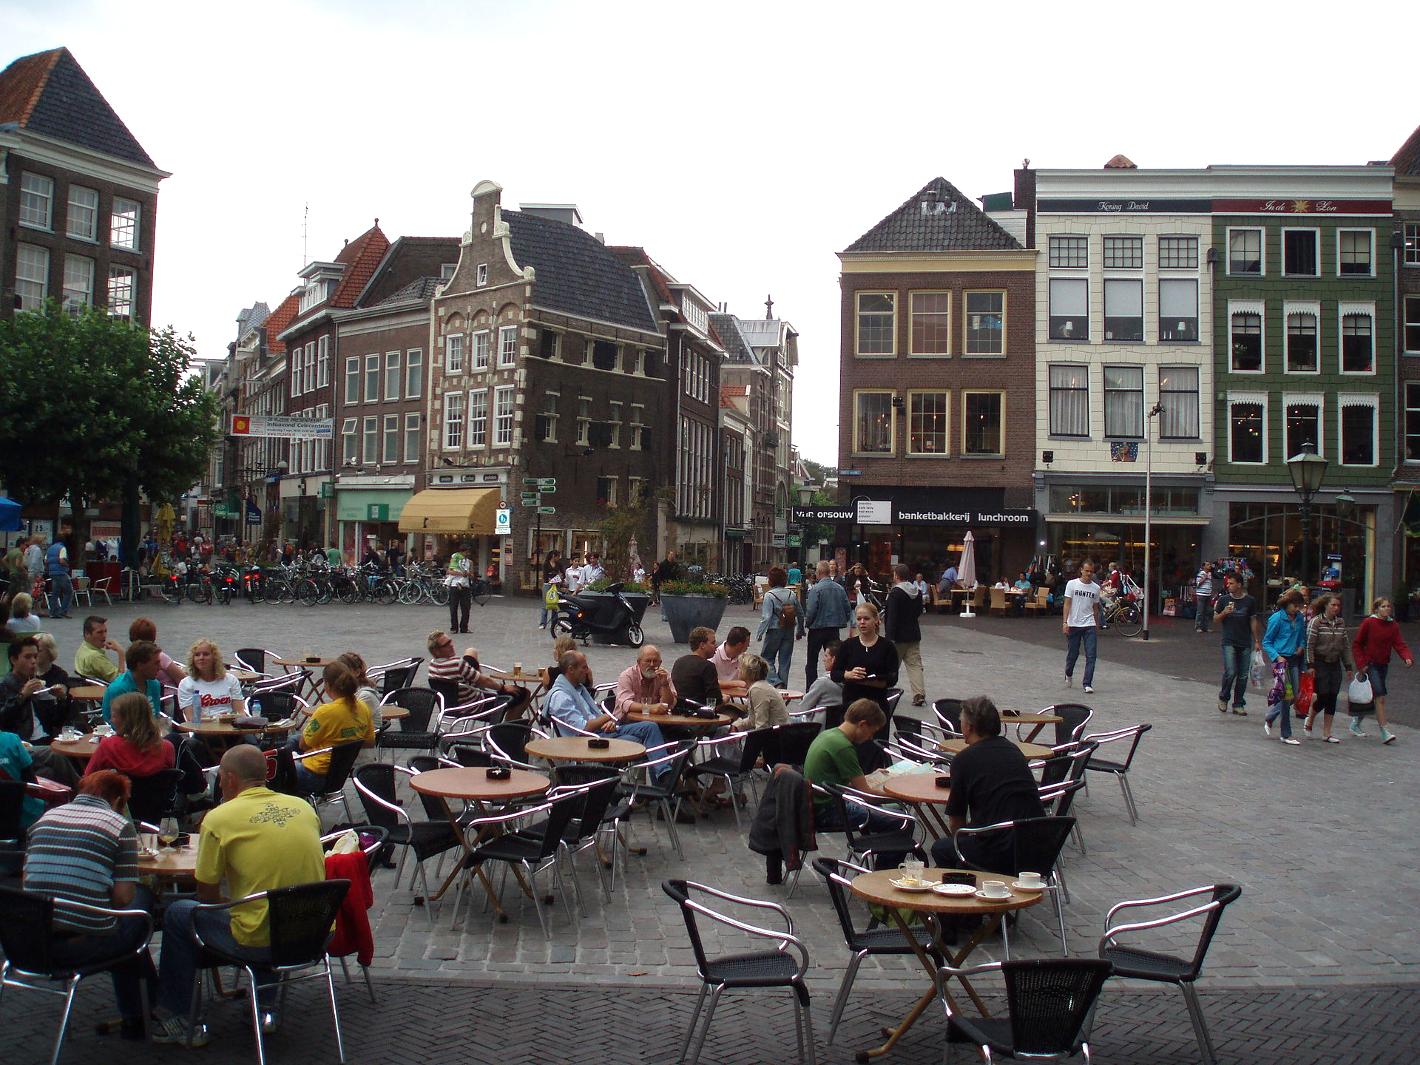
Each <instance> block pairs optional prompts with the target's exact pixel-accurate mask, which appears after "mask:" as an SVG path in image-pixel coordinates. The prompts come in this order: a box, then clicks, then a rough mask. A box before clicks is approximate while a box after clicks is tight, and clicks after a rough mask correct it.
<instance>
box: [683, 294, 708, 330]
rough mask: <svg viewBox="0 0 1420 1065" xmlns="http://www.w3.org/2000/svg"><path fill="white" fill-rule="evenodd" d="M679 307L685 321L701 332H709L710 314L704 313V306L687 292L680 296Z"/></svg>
mask: <svg viewBox="0 0 1420 1065" xmlns="http://www.w3.org/2000/svg"><path fill="white" fill-rule="evenodd" d="M680 308H681V312H682V313H683V314H684V315H685V320H686V321H687V322H689V323H690V324H691V325H692V326H694V327H695V328H696V329H698V330H700V332H702V333H709V332H710V316H709V315H707V314H706V313H705V308H704V307H702V306H700V304H698V303H696V302H695V300H693V299H692V298H691V297H690V294H689V293H686V294H684V295H682V296H681V298H680Z"/></svg>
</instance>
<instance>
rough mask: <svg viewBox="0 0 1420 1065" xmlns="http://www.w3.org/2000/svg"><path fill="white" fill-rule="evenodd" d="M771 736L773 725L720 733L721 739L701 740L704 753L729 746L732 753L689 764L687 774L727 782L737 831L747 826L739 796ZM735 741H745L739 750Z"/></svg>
mask: <svg viewBox="0 0 1420 1065" xmlns="http://www.w3.org/2000/svg"><path fill="white" fill-rule="evenodd" d="M772 735H773V729H772V728H758V729H754V730H753V731H751V732H737V733H733V734H732V735H729V736H721V737H719V738H718V739H708V740H700V741H699V746H700V750H701V752H702V753H703V752H706V751H709V752H715V751H719V750H721V749H726V748H727V749H728V750H729V751H730V753H729V754H714V753H712V754H711V756H710V757H709V758H706V759H705V760H704V761H700V762H694V763H692V764H690V765H688V766H686V769H685V774H686V776H689V777H695V778H696V779H699V778H700V777H714V778H716V779H720V780H723V781H724V782H725V787H726V789H727V790H728V792H729V795H730V799H731V801H732V802H733V804H734V806H733V809H734V811H735V828H736V829H737V830H740V831H743V829H744V825H743V824H741V822H740V804H739V801H738V799H737V798H736V796H737V795H738V794H740V793H741V792H742V791H743V785H744V782H745V781H746V780H748V779H749V778H750V775H751V774H752V773H753V772H754V767H755V764H756V763H758V761H759V757H760V755H762V754H763V753H764V751H765V748H766V747H767V746H768V744H769V742H770V737H771V736H772ZM736 743H740V744H742V746H741V747H740V749H739V750H738V751H737V750H735V748H734V744H736Z"/></svg>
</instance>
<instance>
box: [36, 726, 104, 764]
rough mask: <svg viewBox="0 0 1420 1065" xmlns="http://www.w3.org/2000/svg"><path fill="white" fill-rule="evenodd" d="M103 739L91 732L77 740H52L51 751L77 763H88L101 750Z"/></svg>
mask: <svg viewBox="0 0 1420 1065" xmlns="http://www.w3.org/2000/svg"><path fill="white" fill-rule="evenodd" d="M101 738H102V737H100V736H95V735H94V734H93V733H92V732H91V733H89V734H88V735H87V736H80V737H79V738H78V739H77V740H51V741H50V743H49V749H50V750H51V751H53V752H54V753H55V754H62V755H65V756H66V757H69V758H72V759H74V760H75V761H76V762H87V761H88V760H89V759H90V758H92V757H93V756H94V752H95V751H97V750H98V749H99V740H100V739H101Z"/></svg>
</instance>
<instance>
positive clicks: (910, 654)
mask: <svg viewBox="0 0 1420 1065" xmlns="http://www.w3.org/2000/svg"><path fill="white" fill-rule="evenodd" d="M892 575H893V576H894V577H896V578H897V583H896V584H894V585H893V586H892V590H891V591H889V592H888V595H887V604H886V610H885V611H884V615H885V618H884V620H885V624H884V625H883V635H884V636H886V637H887V638H888V639H889V640H891V641H892V644H893V646H894V647H896V648H897V657H898V660H899V661H900V662H901V663H902V666H903V668H904V669H906V670H907V680H908V682H909V683H910V684H911V685H912V705H913V706H921V705H922V704H924V703H925V702H926V701H927V685H926V682H925V680H924V679H923V677H922V627H921V625H920V624H919V623H918V620H917V619H918V618H920V617H921V616H922V590H921V589H920V588H919V587H918V586H917V583H916V582H915V581H914V580H913V579H912V571H911V570H910V569H908V568H907V567H906V566H905V565H903V564H902V563H901V562H899V563H898V564H897V565H895V566H893V568H892Z"/></svg>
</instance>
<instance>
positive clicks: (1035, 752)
mask: <svg viewBox="0 0 1420 1065" xmlns="http://www.w3.org/2000/svg"><path fill="white" fill-rule="evenodd" d="M1011 742H1012V743H1014V744H1015V745H1016V748H1017V749H1018V750H1019V751H1020V752H1021V753H1022V754H1023V755H1025V756H1026V757H1027V758H1049V757H1050V756H1051V755H1053V754H1054V753H1055V752H1054V751H1052V750H1051V749H1050V748H1049V747H1042V746H1041V745H1040V744H1038V743H1026V742H1025V741H1024V740H1012V741H1011ZM941 746H942V750H944V751H946V752H947V753H948V754H961V752H962V751H964V750H966V740H943V741H942V745H941Z"/></svg>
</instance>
